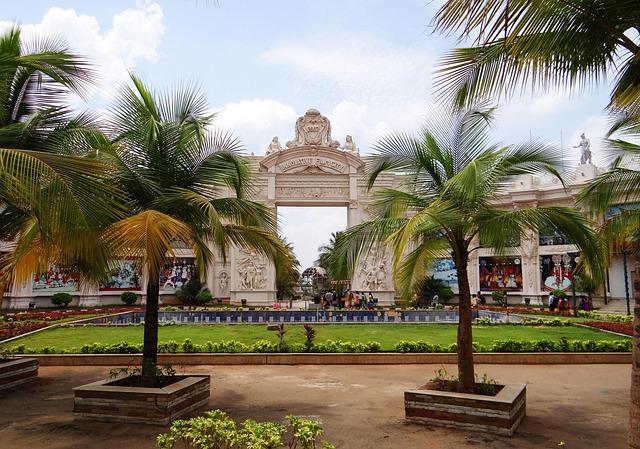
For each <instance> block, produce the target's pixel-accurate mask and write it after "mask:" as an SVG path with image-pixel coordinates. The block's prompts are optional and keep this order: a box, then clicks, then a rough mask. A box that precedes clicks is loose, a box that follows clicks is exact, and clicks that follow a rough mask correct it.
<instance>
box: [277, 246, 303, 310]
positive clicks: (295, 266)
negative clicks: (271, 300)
mask: <svg viewBox="0 0 640 449" xmlns="http://www.w3.org/2000/svg"><path fill="white" fill-rule="evenodd" d="M280 240H281V242H282V245H283V247H284V249H285V250H286V253H285V254H282V257H276V259H275V261H274V264H275V269H276V291H277V293H276V295H277V298H278V300H279V301H281V300H284V299H286V298H291V297H292V296H294V295H295V288H296V286H298V284H299V282H300V261H299V260H298V258H297V257H296V254H295V252H294V251H293V243H291V242H288V241H287V239H286V237H281V238H280Z"/></svg>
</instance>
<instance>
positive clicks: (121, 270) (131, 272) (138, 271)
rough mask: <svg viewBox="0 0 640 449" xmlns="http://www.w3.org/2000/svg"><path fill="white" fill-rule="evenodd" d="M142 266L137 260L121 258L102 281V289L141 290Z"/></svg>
mask: <svg viewBox="0 0 640 449" xmlns="http://www.w3.org/2000/svg"><path fill="white" fill-rule="evenodd" d="M141 279H142V266H141V265H140V262H138V261H135V260H120V261H118V264H117V265H116V266H115V267H113V268H112V269H111V271H110V272H109V274H108V275H107V277H106V278H105V279H104V281H102V282H101V283H100V291H119V290H141V289H142V285H141Z"/></svg>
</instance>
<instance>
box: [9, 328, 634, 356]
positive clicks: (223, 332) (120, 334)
mask: <svg viewBox="0 0 640 449" xmlns="http://www.w3.org/2000/svg"><path fill="white" fill-rule="evenodd" d="M314 328H315V329H316V340H315V341H316V342H317V343H320V342H323V341H326V340H329V339H331V340H338V339H340V340H345V341H352V342H367V341H369V340H373V341H377V342H378V343H380V344H381V345H382V350H383V351H384V350H392V349H393V347H394V346H395V344H396V343H397V342H399V341H401V340H424V341H426V342H428V343H432V344H441V345H448V344H451V343H455V341H456V329H457V327H456V325H448V324H363V325H358V324H352V325H350V324H338V325H332V324H327V325H316V326H314ZM287 329H288V332H287V334H286V337H285V340H286V341H287V342H289V343H302V342H303V341H304V337H303V334H302V326H301V325H288V326H287ZM142 332H143V328H142V327H141V326H124V327H115V326H113V327H98V326H87V327H66V328H57V329H49V330H45V331H42V332H38V333H36V334H34V335H31V336H27V337H24V338H21V339H19V340H16V341H14V342H11V343H9V344H8V346H10V347H13V346H16V345H18V344H25V345H26V347H27V348H32V349H40V348H42V347H45V346H49V347H51V346H53V347H55V349H56V350H58V351H60V350H62V349H66V350H70V349H71V348H76V349H77V350H79V349H80V347H82V345H84V344H91V343H96V342H99V343H102V344H112V343H117V342H121V341H127V342H130V343H141V342H142ZM561 337H566V338H567V339H569V340H621V339H624V337H616V336H615V335H611V334H607V333H605V332H600V331H598V330H595V329H585V328H582V327H576V326H561V327H547V326H540V327H533V326H509V325H505V326H474V329H473V340H474V341H475V342H478V343H480V344H482V345H489V344H491V343H492V342H493V341H495V340H506V339H516V340H530V341H533V340H545V339H548V340H554V341H557V340H559V339H560V338H561ZM186 338H189V339H191V341H192V342H193V343H196V344H203V343H205V342H207V341H211V342H217V341H225V340H236V341H239V342H242V343H245V344H251V343H254V342H256V341H258V340H263V339H264V340H269V341H272V342H276V341H277V337H276V335H275V333H274V332H272V331H267V328H266V326H265V325H257V324H254V325H250V324H232V325H228V324H227V325H208V326H207V325H178V326H163V327H161V328H160V341H161V342H167V341H171V340H174V341H177V342H179V343H182V342H183V341H184V340H185V339H186Z"/></svg>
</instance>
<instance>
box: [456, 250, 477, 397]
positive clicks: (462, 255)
mask: <svg viewBox="0 0 640 449" xmlns="http://www.w3.org/2000/svg"><path fill="white" fill-rule="evenodd" d="M468 257H469V254H468V253H467V250H466V249H458V250H457V251H456V252H455V263H456V272H457V274H458V291H459V293H458V314H459V319H458V379H459V381H458V391H459V392H461V393H465V392H466V393H469V392H472V391H473V387H474V384H475V373H474V367H473V336H472V334H471V323H472V320H473V316H472V310H471V291H470V290H469V275H468V273H467V258H468Z"/></svg>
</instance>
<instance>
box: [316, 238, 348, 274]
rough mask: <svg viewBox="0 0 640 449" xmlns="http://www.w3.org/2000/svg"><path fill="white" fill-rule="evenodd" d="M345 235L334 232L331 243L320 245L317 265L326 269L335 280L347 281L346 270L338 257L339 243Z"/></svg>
mask: <svg viewBox="0 0 640 449" xmlns="http://www.w3.org/2000/svg"><path fill="white" fill-rule="evenodd" d="M343 235H344V232H343V231H338V232H332V233H331V237H330V238H329V243H325V244H322V245H320V247H319V248H318V259H317V260H316V264H317V265H318V266H320V267H322V268H324V269H325V270H326V272H327V274H328V275H329V277H330V278H331V279H333V280H341V279H346V278H347V276H346V273H345V270H344V264H343V263H341V261H340V260H338V259H337V257H336V248H337V246H338V241H339V240H340V239H341V238H342V236H343Z"/></svg>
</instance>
